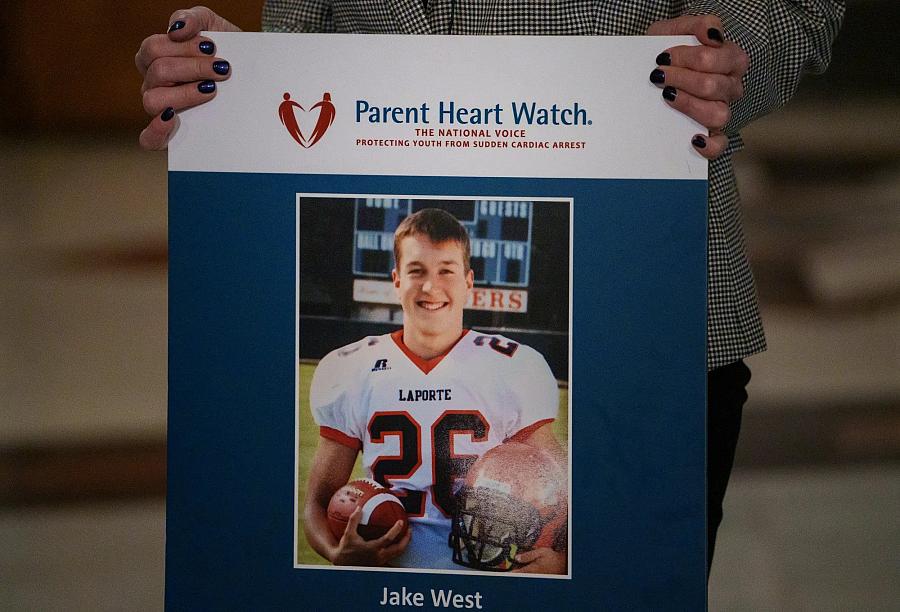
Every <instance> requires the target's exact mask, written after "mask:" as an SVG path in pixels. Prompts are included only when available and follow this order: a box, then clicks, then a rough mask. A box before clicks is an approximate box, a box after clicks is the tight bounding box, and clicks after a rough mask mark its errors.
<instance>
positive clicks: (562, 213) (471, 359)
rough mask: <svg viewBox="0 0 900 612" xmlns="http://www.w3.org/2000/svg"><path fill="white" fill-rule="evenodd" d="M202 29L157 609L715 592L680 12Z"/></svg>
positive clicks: (698, 168)
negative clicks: (674, 65) (399, 33)
mask: <svg viewBox="0 0 900 612" xmlns="http://www.w3.org/2000/svg"><path fill="white" fill-rule="evenodd" d="M215 40H216V44H217V47H218V49H219V53H220V55H222V56H223V57H227V58H228V59H229V61H230V62H231V64H232V67H233V76H232V77H231V78H230V79H229V80H228V81H225V82H223V83H221V84H220V85H219V90H218V94H217V97H216V99H215V100H213V101H212V102H210V103H208V104H206V105H204V106H202V107H198V108H195V109H191V110H189V111H186V112H183V113H182V114H181V117H180V121H181V123H180V127H179V129H178V132H177V133H176V135H175V137H174V139H173V140H172V142H171V144H170V149H169V150H170V153H169V214H170V217H169V232H170V243H169V244H170V264H169V291H170V302H169V349H170V352H169V361H170V366H169V389H170V391H169V493H168V502H167V503H168V507H167V557H166V602H167V604H166V605H167V607H168V608H169V609H297V608H300V609H315V610H319V609H334V610H370V609H371V610H378V609H411V608H422V609H484V610H500V609H509V608H517V609H523V610H528V609H562V608H570V609H586V610H588V609H590V610H593V609H623V608H624V609H632V608H647V609H671V608H672V607H673V606H674V607H676V608H679V609H685V608H687V609H698V608H701V607H702V606H705V598H706V590H705V586H706V583H705V576H706V574H705V571H706V564H705V542H706V538H705V497H704V495H705V492H704V491H705V475H704V453H705V437H704V426H705V409H704V401H705V375H706V368H705V329H706V325H705V312H706V254H705V252H706V162H705V160H703V159H702V158H701V157H700V156H699V155H697V154H696V153H695V152H694V151H693V150H692V148H691V147H690V144H689V142H690V139H691V136H692V135H693V134H694V133H696V132H697V131H699V127H698V126H697V125H696V124H693V123H692V122H691V121H690V120H689V119H687V118H685V117H683V116H681V115H679V114H678V113H676V112H675V111H674V110H672V109H670V108H669V107H667V106H666V105H665V104H664V103H663V102H662V101H661V100H660V97H659V90H658V89H657V88H656V87H655V86H653V85H652V84H650V82H649V81H648V79H647V75H648V74H649V71H650V70H651V69H652V67H653V58H655V56H656V54H657V53H659V51H660V50H661V49H664V48H666V47H668V46H671V45H673V44H682V43H685V42H686V40H685V39H683V38H679V39H673V38H593V37H591V38H587V37H585V38H555V37H535V38H518V37H485V38H472V37H427V38H421V37H390V36H340V35H281V34H221V33H217V34H216V35H215ZM359 479H368V481H371V482H366V481H365V480H363V481H362V482H359ZM348 480H353V481H354V482H355V484H353V485H352V486H351V487H350V488H349V489H347V490H346V491H345V490H344V489H342V488H341V486H342V485H343V484H344V483H346V482H347V481H348ZM338 489H340V491H338V492H337V493H334V495H332V492H333V491H336V490H338ZM341 491H344V493H342V494H341V495H345V496H350V497H341V495H339V494H338V493H340V492H341ZM360 495H363V496H365V499H364V500H361V501H359V505H360V510H359V511H358V512H357V513H356V515H355V516H354V517H350V516H349V515H350V512H351V511H346V512H345V511H344V510H341V508H342V507H344V506H341V504H345V503H346V504H350V505H349V506H346V507H347V508H351V510H352V508H354V507H355V506H354V504H356V503H357V501H356V500H357V497H356V496H360ZM348 500H349V501H348ZM363 502H365V504H364V503H363ZM341 512H344V513H343V514H341ZM348 522H351V523H352V524H355V523H356V522H358V523H359V524H360V526H359V527H358V529H357V530H353V529H352V528H347V527H346V524H347V523H348ZM329 532H330V534H331V535H329ZM350 533H352V534H353V537H352V538H351V537H350V536H349V535H348V534H350ZM339 536H340V537H339ZM373 543H374V544H373ZM376 549H377V550H376ZM675 602H677V603H675Z"/></svg>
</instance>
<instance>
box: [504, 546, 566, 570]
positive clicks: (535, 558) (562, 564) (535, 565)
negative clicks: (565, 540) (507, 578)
mask: <svg viewBox="0 0 900 612" xmlns="http://www.w3.org/2000/svg"><path fill="white" fill-rule="evenodd" d="M568 560H569V556H568V554H566V552H565V551H563V552H557V551H555V550H553V549H552V548H535V549H534V550H529V551H526V552H523V553H519V554H518V555H516V563H522V564H523V566H522V567H517V568H516V569H514V570H513V571H514V572H519V573H520V574H565V573H566V566H567V564H568Z"/></svg>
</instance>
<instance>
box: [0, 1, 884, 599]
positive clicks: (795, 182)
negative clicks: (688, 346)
mask: <svg viewBox="0 0 900 612" xmlns="http://www.w3.org/2000/svg"><path fill="white" fill-rule="evenodd" d="M254 4H255V3H243V2H236V1H235V0H228V1H225V2H220V3H217V4H216V5H215V8H216V9H218V10H219V11H220V12H221V13H223V14H226V15H228V16H230V17H231V18H232V19H233V20H234V21H235V22H237V23H238V24H239V25H241V26H242V27H244V28H246V29H255V28H258V25H259V16H258V10H259V9H258V5H254ZM848 4H849V13H848V16H847V20H846V23H845V27H844V30H843V32H842V34H841V36H840V38H839V40H838V43H837V44H836V46H835V59H834V62H833V65H832V67H831V70H830V71H829V73H828V74H826V75H824V76H822V77H810V78H807V79H806V81H804V83H803V84H802V85H801V89H800V91H799V92H798V95H797V97H796V99H795V100H794V101H793V102H792V103H791V105H790V106H789V107H788V108H787V109H785V110H784V111H782V112H780V113H778V114H776V115H773V116H772V117H769V118H766V119H763V120H760V121H759V122H757V123H756V124H754V125H753V126H751V127H750V128H749V129H747V130H746V131H745V132H744V137H745V141H746V144H747V148H746V150H745V151H743V152H741V153H740V154H738V155H737V157H736V166H737V167H738V171H739V181H740V185H741V188H742V192H743V196H744V218H745V226H746V230H747V240H748V250H749V253H750V256H751V258H752V260H753V262H754V267H755V270H756V273H757V278H758V281H759V291H760V297H761V299H762V303H763V310H764V318H765V322H766V328H767V333H768V338H769V345H770V348H769V351H768V352H767V353H765V354H763V355H760V356H757V357H754V358H752V359H750V361H749V364H750V366H751V368H752V369H753V371H754V379H753V381H752V382H751V389H750V393H751V397H750V401H749V403H748V405H747V407H746V410H745V424H744V431H743V435H742V439H741V443H740V447H739V449H738V458H737V465H736V468H735V474H734V477H733V481H732V486H731V488H730V490H729V493H728V497H727V499H726V517H725V522H724V524H723V527H722V530H721V531H720V541H719V546H718V548H717V553H716V555H717V556H716V563H715V565H714V568H713V575H712V580H711V582H710V608H711V609H713V610H748V611H757V610H816V611H820V610H841V611H843V610H867V611H868V610H895V609H896V605H897V601H900V586H898V585H900V571H898V565H897V562H896V560H897V550H898V548H900V524H898V521H897V519H896V514H897V508H898V507H900V465H898V459H900V376H898V372H900V130H897V129H896V127H895V128H891V127H890V126H891V125H895V126H896V117H897V114H898V111H900V100H898V95H897V94H898V90H897V87H896V79H895V78H894V76H893V75H895V74H896V67H895V66H894V62H893V59H892V57H893V56H892V54H891V53H890V51H889V50H888V48H887V47H886V41H889V40H892V39H893V27H894V24H896V23H898V19H900V5H898V4H897V3H896V2H895V1H894V0H850V1H849V2H848ZM178 6H179V5H178V4H177V3H174V2H169V1H166V2H162V3H155V4H154V6H153V7H152V8H150V9H148V8H147V7H145V6H143V5H132V4H127V3H126V4H122V3H112V2H109V1H108V0H86V1H85V2H80V3H74V4H71V3H70V4H68V5H66V6H65V7H64V8H61V6H60V5H59V4H58V3H53V2H48V1H46V0H33V1H27V0H26V1H24V2H18V3H4V4H3V5H2V6H0V34H2V35H0V60H2V61H0V76H2V78H0V99H2V101H3V105H2V108H3V113H0V148H2V155H0V260H2V262H3V265H0V279H2V290H0V312H2V316H0V325H2V328H0V417H2V421H0V423H2V426H0V541H2V542H3V546H2V547H0V577H2V578H0V608H2V609H9V610H49V609H66V610H120V609H128V610H145V609H146V610H154V609H159V608H161V606H162V597H163V564H164V559H163V555H164V512H165V506H164V495H165V423H166V373H165V372H166V324H167V322H166V299H167V294H166V256H167V251H166V183H165V180H164V178H163V177H164V176H165V171H166V161H165V154H158V153H156V154H151V153H144V152H140V151H138V150H137V147H136V135H137V133H138V132H139V130H140V129H141V127H142V125H143V123H144V117H143V115H142V112H141V109H140V101H139V96H138V90H139V87H140V79H139V78H138V76H137V73H136V71H135V70H134V68H133V65H132V57H133V53H134V51H135V50H136V49H137V47H138V45H139V43H140V41H141V39H142V38H143V37H144V36H145V35H147V34H148V33H149V32H152V31H157V32H161V31H163V30H164V29H165V27H166V25H167V18H168V14H169V13H170V11H172V10H174V9H175V8H178ZM648 72H649V67H648Z"/></svg>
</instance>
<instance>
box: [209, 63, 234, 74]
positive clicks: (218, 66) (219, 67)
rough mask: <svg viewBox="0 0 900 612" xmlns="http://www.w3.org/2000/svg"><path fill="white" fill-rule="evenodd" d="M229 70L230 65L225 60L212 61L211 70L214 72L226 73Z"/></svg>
mask: <svg viewBox="0 0 900 612" xmlns="http://www.w3.org/2000/svg"><path fill="white" fill-rule="evenodd" d="M229 70H231V65H230V64H229V63H228V62H226V61H225V60H219V61H217V62H213V72H215V73H216V74H228V71H229Z"/></svg>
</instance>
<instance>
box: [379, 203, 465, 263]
mask: <svg viewBox="0 0 900 612" xmlns="http://www.w3.org/2000/svg"><path fill="white" fill-rule="evenodd" d="M419 235H421V236H425V237H426V238H428V239H429V240H430V241H431V242H433V243H435V244H441V243H442V242H447V241H448V240H452V241H453V242H456V243H457V244H459V247H460V248H461V249H462V252H463V267H464V269H465V271H466V272H468V271H469V258H470V257H471V250H472V248H471V245H470V243H469V232H467V231H466V228H465V227H463V225H462V223H460V222H459V221H458V220H457V219H456V217H454V216H453V215H451V214H450V213H448V212H447V211H446V210H441V209H440V208H423V209H422V210H420V211H419V212H417V213H413V214H411V215H410V216H408V217H406V218H405V219H404V220H403V221H401V222H400V225H398V226H397V229H396V231H394V265H395V266H397V269H398V270H399V268H400V243H401V242H403V239H404V238H408V237H410V236H419Z"/></svg>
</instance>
